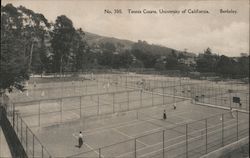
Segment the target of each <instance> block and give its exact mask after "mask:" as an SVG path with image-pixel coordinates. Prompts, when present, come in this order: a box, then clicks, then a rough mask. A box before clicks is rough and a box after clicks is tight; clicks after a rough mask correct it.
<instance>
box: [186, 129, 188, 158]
mask: <svg viewBox="0 0 250 158" xmlns="http://www.w3.org/2000/svg"><path fill="white" fill-rule="evenodd" d="M186 158H188V124H186Z"/></svg>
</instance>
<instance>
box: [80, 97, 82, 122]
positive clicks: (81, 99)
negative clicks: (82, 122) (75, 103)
mask: <svg viewBox="0 0 250 158" xmlns="http://www.w3.org/2000/svg"><path fill="white" fill-rule="evenodd" d="M80 118H82V96H80Z"/></svg>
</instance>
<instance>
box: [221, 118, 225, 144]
mask: <svg viewBox="0 0 250 158" xmlns="http://www.w3.org/2000/svg"><path fill="white" fill-rule="evenodd" d="M221 126H222V127H221V141H222V146H224V114H222V116H221Z"/></svg>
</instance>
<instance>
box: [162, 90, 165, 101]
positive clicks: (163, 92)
mask: <svg viewBox="0 0 250 158" xmlns="http://www.w3.org/2000/svg"><path fill="white" fill-rule="evenodd" d="M164 92H165V87H162V94H163V95H162V96H163V101H162V104H165V93H164Z"/></svg>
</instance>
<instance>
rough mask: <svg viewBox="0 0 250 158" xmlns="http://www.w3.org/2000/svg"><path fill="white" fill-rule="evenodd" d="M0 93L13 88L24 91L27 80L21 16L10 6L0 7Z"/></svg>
mask: <svg viewBox="0 0 250 158" xmlns="http://www.w3.org/2000/svg"><path fill="white" fill-rule="evenodd" d="M1 9H2V11H1V64H0V67H1V69H0V93H4V92H5V90H9V91H12V90H13V89H14V88H17V89H19V90H24V86H23V82H24V81H25V80H27V79H28V78H29V75H28V71H27V61H28V60H27V56H26V47H25V40H24V38H23V36H22V25H23V21H22V14H21V13H20V12H18V10H17V8H15V7H14V6H13V5H11V4H7V5H6V6H1Z"/></svg>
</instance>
